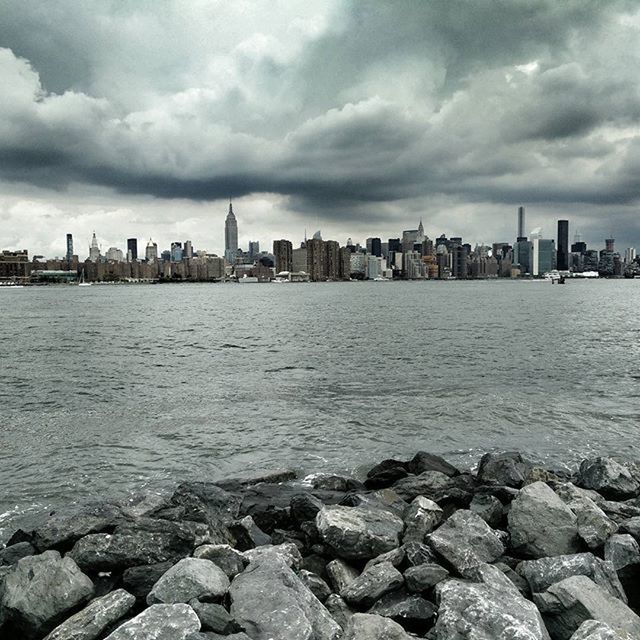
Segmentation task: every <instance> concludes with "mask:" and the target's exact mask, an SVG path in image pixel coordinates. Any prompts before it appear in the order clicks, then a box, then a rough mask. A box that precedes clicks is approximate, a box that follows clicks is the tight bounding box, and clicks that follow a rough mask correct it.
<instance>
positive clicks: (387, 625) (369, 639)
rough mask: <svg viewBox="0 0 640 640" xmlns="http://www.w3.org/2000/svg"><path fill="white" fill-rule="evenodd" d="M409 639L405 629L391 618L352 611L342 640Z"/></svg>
mask: <svg viewBox="0 0 640 640" xmlns="http://www.w3.org/2000/svg"><path fill="white" fill-rule="evenodd" d="M374 639H375V640H411V636H409V635H408V634H407V633H406V632H405V630H404V629H403V628H402V627H401V626H400V625H399V624H398V623H397V622H394V621H393V620H390V619H389V618H384V617H382V616H378V615H374V614H371V613H354V614H353V616H351V618H350V619H349V623H348V624H347V628H346V629H345V632H344V636H343V638H342V640H374Z"/></svg>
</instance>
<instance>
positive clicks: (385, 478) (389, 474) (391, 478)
mask: <svg viewBox="0 0 640 640" xmlns="http://www.w3.org/2000/svg"><path fill="white" fill-rule="evenodd" d="M408 475H409V472H408V471H407V470H406V469H405V468H404V467H402V466H396V467H390V468H388V469H384V470H382V471H378V472H377V473H375V474H373V475H370V476H368V477H367V479H366V480H365V481H364V486H365V487H367V489H385V488H387V487H391V486H393V485H394V484H395V483H396V482H397V481H398V480H401V479H402V478H406V477H407V476H408Z"/></svg>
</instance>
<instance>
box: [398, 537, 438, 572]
mask: <svg viewBox="0 0 640 640" xmlns="http://www.w3.org/2000/svg"><path fill="white" fill-rule="evenodd" d="M402 550H403V551H404V557H405V562H406V564H408V565H409V566H410V567H415V566H416V565H419V564H424V563H425V562H430V563H436V564H437V562H438V558H436V554H435V553H434V552H433V551H432V550H431V547H430V546H428V545H426V544H423V543H421V542H405V543H404V544H403V545H402Z"/></svg>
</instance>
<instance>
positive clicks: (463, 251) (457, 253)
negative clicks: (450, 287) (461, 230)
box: [451, 243, 469, 280]
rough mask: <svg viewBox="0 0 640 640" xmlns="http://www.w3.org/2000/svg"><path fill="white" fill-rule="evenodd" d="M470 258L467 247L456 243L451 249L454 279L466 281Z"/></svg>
mask: <svg viewBox="0 0 640 640" xmlns="http://www.w3.org/2000/svg"><path fill="white" fill-rule="evenodd" d="M468 258H469V253H468V251H467V247H466V245H463V244H458V243H455V244H454V245H453V247H452V249H451V275H452V276H453V277H454V278H457V279H458V280H466V278H467V270H468V267H467V261H468Z"/></svg>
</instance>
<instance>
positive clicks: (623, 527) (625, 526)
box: [620, 516, 640, 540]
mask: <svg viewBox="0 0 640 640" xmlns="http://www.w3.org/2000/svg"><path fill="white" fill-rule="evenodd" d="M620 532H621V533H628V534H630V535H632V536H633V537H634V538H635V539H636V540H640V516H635V517H633V518H628V519H627V520H623V521H622V522H621V523H620Z"/></svg>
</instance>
